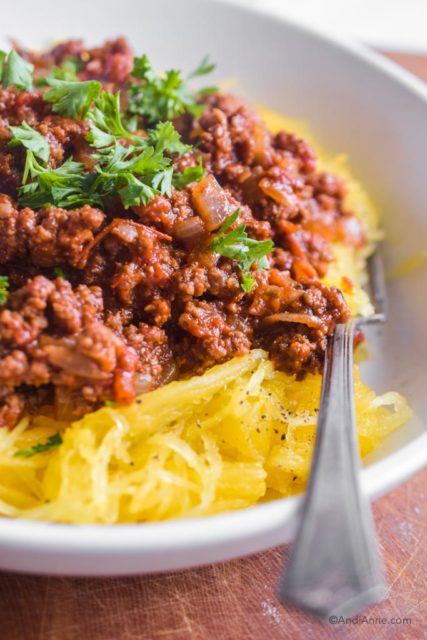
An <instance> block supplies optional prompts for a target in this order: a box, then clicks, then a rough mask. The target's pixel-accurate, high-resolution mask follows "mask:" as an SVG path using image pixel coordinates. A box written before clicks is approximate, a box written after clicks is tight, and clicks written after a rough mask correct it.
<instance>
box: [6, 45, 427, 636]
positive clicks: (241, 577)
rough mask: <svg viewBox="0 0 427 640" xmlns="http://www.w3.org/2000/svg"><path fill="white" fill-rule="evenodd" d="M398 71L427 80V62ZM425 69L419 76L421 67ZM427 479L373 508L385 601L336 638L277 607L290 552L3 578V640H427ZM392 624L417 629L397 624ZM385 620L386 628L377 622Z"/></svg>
mask: <svg viewBox="0 0 427 640" xmlns="http://www.w3.org/2000/svg"><path fill="white" fill-rule="evenodd" d="M391 57H393V58H394V59H395V60H397V61H398V62H401V63H402V64H406V65H407V66H409V68H412V69H413V70H414V71H416V72H418V73H419V74H420V75H424V77H425V79H427V57H426V58H423V59H422V60H421V61H420V60H419V58H420V56H416V58H417V59H416V61H415V62H416V64H415V65H414V61H413V60H411V59H410V58H408V56H403V57H402V58H401V57H399V56H398V55H397V54H393V55H392V56H391ZM420 65H421V66H420ZM426 486H427V470H424V471H422V472H420V473H418V474H417V475H416V476H414V477H413V478H412V479H410V480H409V481H408V482H406V483H405V484H403V485H401V486H400V487H399V488H397V489H395V490H394V491H393V492H391V493H390V494H389V495H387V496H385V497H383V498H381V499H380V500H378V501H377V502H376V503H375V504H374V516H375V521H376V525H377V531H378V535H379V539H380V543H381V547H382V551H383V554H384V559H385V563H386V567H387V572H388V576H389V580H390V593H389V596H388V598H387V600H386V601H384V602H383V603H381V604H380V605H377V606H375V607H371V608H370V609H369V610H367V611H366V612H365V613H364V615H366V616H368V617H369V618H372V619H376V621H371V622H369V621H368V620H366V621H364V618H363V617H362V616H360V617H359V618H358V620H356V619H354V621H353V623H351V624H346V625H344V624H339V625H336V626H335V627H334V628H332V627H331V626H329V625H328V624H327V623H322V622H319V621H317V620H314V619H312V618H310V617H309V616H308V615H306V614H304V613H301V612H300V611H296V610H294V609H292V608H291V607H283V606H282V605H281V604H280V603H279V602H278V600H277V598H276V595H275V588H276V584H277V579H278V576H279V573H280V570H281V567H282V564H283V562H284V559H285V558H286V555H287V548H279V549H273V550H271V551H267V552H265V553H260V554H257V555H255V556H251V557H249V558H245V559H243V560H235V561H232V562H227V563H223V564H217V565H212V566H208V567H204V568H201V569H195V570H191V571H186V572H180V573H174V574H163V575H159V576H145V577H144V576H142V577H133V578H108V579H81V578H78V579H77V578H53V577H52V578H46V577H37V576H24V575H14V574H0V640H77V639H78V640H139V639H141V640H142V639H144V640H187V639H191V640H264V639H266V640H267V639H268V640H327V639H329V638H345V639H348V640H372V639H373V638H375V640H392V639H394V638H396V639H397V638H404V639H406V640H421V639H422V638H427V625H426V622H425V620H426V618H427V592H426V584H427V555H426V553H425V546H426V543H427V540H426V537H427V536H426V521H427V500H426V491H427V489H426ZM393 618H409V619H410V622H406V623H401V624H397V623H396V624H393V622H392V619H393ZM378 619H379V620H386V622H382V621H381V622H380V621H379V620H378Z"/></svg>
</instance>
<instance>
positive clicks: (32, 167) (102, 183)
mask: <svg viewBox="0 0 427 640" xmlns="http://www.w3.org/2000/svg"><path fill="white" fill-rule="evenodd" d="M47 81H48V82H49V83H50V84H51V85H54V88H53V89H50V90H48V91H47V92H46V93H45V94H44V96H45V97H47V98H48V99H50V100H51V101H53V102H54V106H53V110H54V111H55V110H58V111H60V112H61V113H62V115H68V116H69V117H71V115H72V113H78V114H79V116H80V117H84V115H85V114H86V117H87V119H88V121H89V125H90V131H89V133H88V134H87V136H86V139H87V141H88V142H89V144H90V145H91V146H92V148H93V150H94V153H93V155H92V158H93V160H94V162H95V163H96V164H95V166H94V167H93V169H91V170H86V169H85V167H84V165H83V164H82V163H80V162H75V161H74V160H73V159H72V158H68V159H67V160H66V161H65V162H64V163H63V164H62V165H60V166H58V167H56V168H52V167H50V166H47V165H46V166H44V165H42V164H41V163H40V162H39V160H44V158H45V154H44V153H43V150H41V149H40V148H39V144H37V143H40V139H39V138H37V139H36V136H37V135H40V134H38V132H36V131H35V130H32V129H31V128H30V127H28V125H27V126H26V127H25V132H22V131H21V130H20V129H19V128H15V129H18V131H19V134H20V137H21V140H20V142H21V143H22V144H25V145H26V147H27V158H26V163H25V168H24V173H23V181H22V185H21V187H19V189H18V193H19V203H20V204H21V205H22V206H28V207H32V208H33V209H37V208H42V207H46V206H48V205H50V204H53V205H56V206H58V207H62V208H65V209H67V208H68V209H69V208H75V207H80V206H82V205H83V204H90V205H93V206H101V207H102V206H103V202H104V200H105V198H106V197H107V196H109V195H111V194H116V193H118V194H119V196H120V198H121V200H122V203H123V205H124V206H125V208H128V207H134V206H138V205H140V204H141V203H143V204H146V203H147V202H148V201H149V200H151V199H152V198H154V196H155V195H156V194H161V195H168V196H170V195H171V192H172V187H173V186H174V187H176V188H183V187H184V186H185V185H187V184H189V182H194V181H195V180H200V178H201V177H202V176H203V173H204V170H203V166H202V164H201V161H199V164H198V165H197V166H196V167H189V168H187V169H186V170H185V171H183V172H182V173H175V171H174V167H173V163H172V158H171V157H170V156H171V155H172V154H179V155H182V154H184V153H186V152H187V151H188V149H189V148H190V147H189V146H188V145H185V144H184V143H183V142H182V141H181V137H180V135H179V133H178V131H177V130H176V129H175V127H174V126H173V124H172V122H169V121H167V122H159V123H157V125H156V127H155V128H153V129H149V130H147V131H146V132H144V133H143V134H136V133H133V132H131V131H129V130H128V129H127V128H126V125H125V124H124V120H123V114H122V113H121V111H120V98H121V96H120V92H117V93H115V94H111V93H108V92H106V91H101V89H100V86H101V85H100V84H99V83H97V82H92V81H90V82H63V81H60V80H55V79H52V78H50V79H48V80H47ZM70 87H71V91H68V88H70ZM13 133H15V131H13ZM23 133H25V135H26V138H25V142H24V141H23V138H24V135H23ZM30 134H31V135H30ZM15 137H16V136H15Z"/></svg>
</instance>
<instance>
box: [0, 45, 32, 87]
mask: <svg viewBox="0 0 427 640" xmlns="http://www.w3.org/2000/svg"><path fill="white" fill-rule="evenodd" d="M0 70H1V81H2V84H3V86H4V87H11V86H13V87H16V88H17V89H20V90H21V91H31V89H32V88H33V71H34V65H32V64H31V62H27V60H24V58H22V57H21V56H20V55H19V53H17V52H16V51H15V49H12V51H10V52H9V53H8V54H6V53H5V52H4V51H1V52H0Z"/></svg>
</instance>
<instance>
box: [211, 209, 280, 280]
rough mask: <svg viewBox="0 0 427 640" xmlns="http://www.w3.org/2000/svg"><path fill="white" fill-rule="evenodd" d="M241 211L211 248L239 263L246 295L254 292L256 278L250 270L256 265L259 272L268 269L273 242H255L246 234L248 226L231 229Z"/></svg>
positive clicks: (229, 222)
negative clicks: (268, 255)
mask: <svg viewBox="0 0 427 640" xmlns="http://www.w3.org/2000/svg"><path fill="white" fill-rule="evenodd" d="M239 214H240V209H236V210H235V211H234V212H233V213H232V214H231V215H230V216H229V217H228V218H227V219H226V220H225V222H224V223H223V224H222V226H221V227H220V228H219V229H218V232H217V234H216V236H215V238H214V239H213V240H212V242H211V243H210V244H209V248H210V249H212V251H214V252H215V253H218V254H219V255H221V256H224V257H225V258H230V259H231V260H234V261H236V262H237V263H238V265H239V268H240V271H241V274H242V282H241V287H242V289H243V291H245V293H249V292H250V291H252V288H253V286H254V284H255V278H253V277H252V275H251V273H250V269H251V267H252V266H253V265H256V268H257V270H258V271H261V270H262V269H268V268H269V264H268V260H267V254H269V253H270V252H271V251H272V250H273V247H274V245H273V242H272V240H255V239H254V238H250V237H249V236H248V234H247V233H246V225H245V224H239V225H238V226H237V227H235V228H234V229H231V230H230V227H231V226H232V225H233V224H234V223H235V222H236V220H237V218H238V217H239Z"/></svg>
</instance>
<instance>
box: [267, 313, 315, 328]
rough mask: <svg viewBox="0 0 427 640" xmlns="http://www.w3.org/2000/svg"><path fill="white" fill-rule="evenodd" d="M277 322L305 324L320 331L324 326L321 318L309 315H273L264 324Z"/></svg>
mask: <svg viewBox="0 0 427 640" xmlns="http://www.w3.org/2000/svg"><path fill="white" fill-rule="evenodd" d="M276 322H295V323H298V324H305V325H307V327H312V328H313V329H319V328H320V327H321V326H322V321H321V320H320V319H319V318H316V317H315V316H310V315H308V314H307V313H288V312H284V313H273V314H272V315H271V316H267V317H266V318H264V320H263V324H274V323H276Z"/></svg>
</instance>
